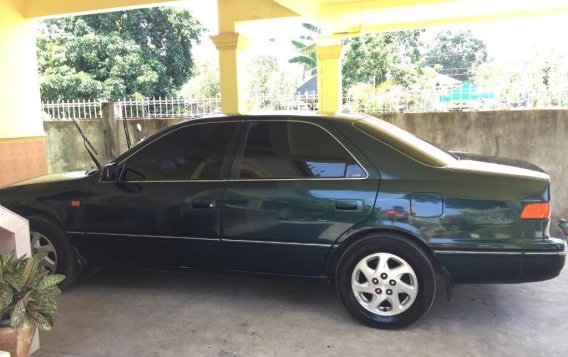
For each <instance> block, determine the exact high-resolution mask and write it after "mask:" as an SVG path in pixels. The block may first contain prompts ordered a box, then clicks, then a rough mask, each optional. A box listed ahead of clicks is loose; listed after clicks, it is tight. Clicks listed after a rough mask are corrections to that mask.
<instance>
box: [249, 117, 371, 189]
mask: <svg viewBox="0 0 568 357" xmlns="http://www.w3.org/2000/svg"><path fill="white" fill-rule="evenodd" d="M365 175H366V174H365V172H364V171H363V169H362V168H361V167H360V166H359V165H358V164H357V163H356V162H355V160H354V159H353V158H352V157H351V155H350V154H349V153H348V152H347V151H346V150H345V149H344V148H343V146H341V145H340V144H339V143H338V142H337V140H335V139H334V138H333V137H332V136H331V135H329V134H328V133H327V132H326V131H324V130H323V129H321V128H319V127H317V126H315V125H312V124H307V123H286V122H270V123H257V124H254V126H253V127H252V128H251V129H250V131H249V133H248V136H247V141H246V146H245V150H244V155H243V161H242V165H241V169H240V174H239V177H240V178H244V179H246V178H254V179H271V178H310V177H328V178H333V177H335V178H339V177H350V178H361V177H365Z"/></svg>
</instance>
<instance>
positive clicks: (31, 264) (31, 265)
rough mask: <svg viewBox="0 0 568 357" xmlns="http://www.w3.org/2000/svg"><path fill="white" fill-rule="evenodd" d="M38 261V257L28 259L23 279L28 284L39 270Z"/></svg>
mask: <svg viewBox="0 0 568 357" xmlns="http://www.w3.org/2000/svg"><path fill="white" fill-rule="evenodd" d="M37 266H38V261H37V260H36V259H28V260H27V261H26V266H25V267H24V271H23V272H22V279H23V281H24V283H25V284H28V283H29V281H30V278H31V277H32V276H33V273H34V272H35V271H36V270H37Z"/></svg>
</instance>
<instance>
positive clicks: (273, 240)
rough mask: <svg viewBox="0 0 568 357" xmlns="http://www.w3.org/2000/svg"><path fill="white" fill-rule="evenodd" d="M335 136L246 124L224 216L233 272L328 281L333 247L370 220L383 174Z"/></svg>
mask: <svg viewBox="0 0 568 357" xmlns="http://www.w3.org/2000/svg"><path fill="white" fill-rule="evenodd" d="M330 130H333V128H329V130H328V129H326V128H324V126H322V125H318V124H315V123H313V122H310V121H308V120H286V119H275V118H272V119H269V118H267V119H262V118H259V119H254V120H250V121H249V122H248V123H247V126H246V128H245V129H243V134H242V135H241V142H240V145H239V148H238V149H237V153H236V155H235V161H234V163H233V168H232V171H231V177H230V179H229V181H228V183H227V186H226V190H225V197H224V200H223V206H222V211H221V212H222V213H221V214H222V232H221V233H222V245H223V252H224V257H225V264H226V266H227V267H228V268H229V269H235V270H244V271H256V272H267V273H281V274H298V275H310V276H318V275H322V274H324V271H323V270H324V261H325V258H326V256H327V254H328V253H329V251H330V248H331V247H332V245H333V243H334V242H335V240H337V238H338V237H339V236H341V234H342V233H344V232H345V231H347V230H348V229H349V228H351V227H352V226H353V225H355V224H357V223H359V222H361V221H363V220H365V219H366V218H367V217H369V215H370V214H371V211H372V209H373V206H374V202H375V198H376V194H377V189H378V185H379V179H378V177H377V174H376V173H373V174H372V175H370V174H369V171H368V170H370V169H371V168H370V167H369V168H366V167H364V166H363V164H362V163H361V161H360V160H358V159H357V158H356V154H353V152H356V148H354V147H352V145H350V144H349V143H342V142H341V141H339V139H338V138H337V136H336V135H339V133H335V134H333V133H332V132H331V131H330ZM358 154H359V155H358V156H362V155H361V154H360V153H358Z"/></svg>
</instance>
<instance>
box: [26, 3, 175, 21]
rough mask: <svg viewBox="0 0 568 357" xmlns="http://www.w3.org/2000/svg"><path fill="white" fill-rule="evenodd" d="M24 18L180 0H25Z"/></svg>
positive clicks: (73, 13) (108, 9) (85, 12)
mask: <svg viewBox="0 0 568 357" xmlns="http://www.w3.org/2000/svg"><path fill="white" fill-rule="evenodd" d="M26 2H27V3H26V7H25V14H24V15H25V17H27V18H38V17H57V16H71V15H82V14H89V13H99V12H108V11H118V10H129V9H136V8H142V7H151V6H159V5H171V4H175V3H179V2H180V0H26Z"/></svg>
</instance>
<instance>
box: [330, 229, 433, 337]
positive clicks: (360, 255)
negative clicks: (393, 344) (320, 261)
mask: <svg viewBox="0 0 568 357" xmlns="http://www.w3.org/2000/svg"><path fill="white" fill-rule="evenodd" d="M383 274H386V275H383ZM389 274H391V276H389ZM393 274H395V275H393ZM336 277H337V281H336V286H337V292H338V294H339V297H340V299H341V302H342V303H343V305H344V306H345V308H346V309H347V310H348V311H349V312H350V313H351V314H352V315H353V316H354V317H355V318H357V319H358V320H360V321H362V322H363V323H365V324H367V325H369V326H371V327H375V328H380V329H400V328H403V327H406V326H408V325H410V324H412V323H414V322H416V321H418V320H420V319H421V318H422V317H424V315H426V313H427V312H428V311H429V310H430V308H431V307H432V304H433V303H434V299H435V297H436V272H435V269H434V266H433V264H432V262H431V261H430V259H429V257H428V255H427V254H426V253H425V252H424V251H423V249H422V248H421V247H420V246H419V245H417V244H416V243H414V242H413V241H411V240H410V239H409V238H407V237H404V236H401V235H398V234H394V233H379V234H375V235H372V236H367V237H364V238H361V239H358V240H357V242H355V243H353V244H352V245H351V246H349V247H348V248H347V249H346V250H345V252H344V253H343V254H342V256H341V258H340V260H339V263H338V267H337V275H336ZM393 282H394V283H393ZM389 293H390V294H389Z"/></svg>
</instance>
